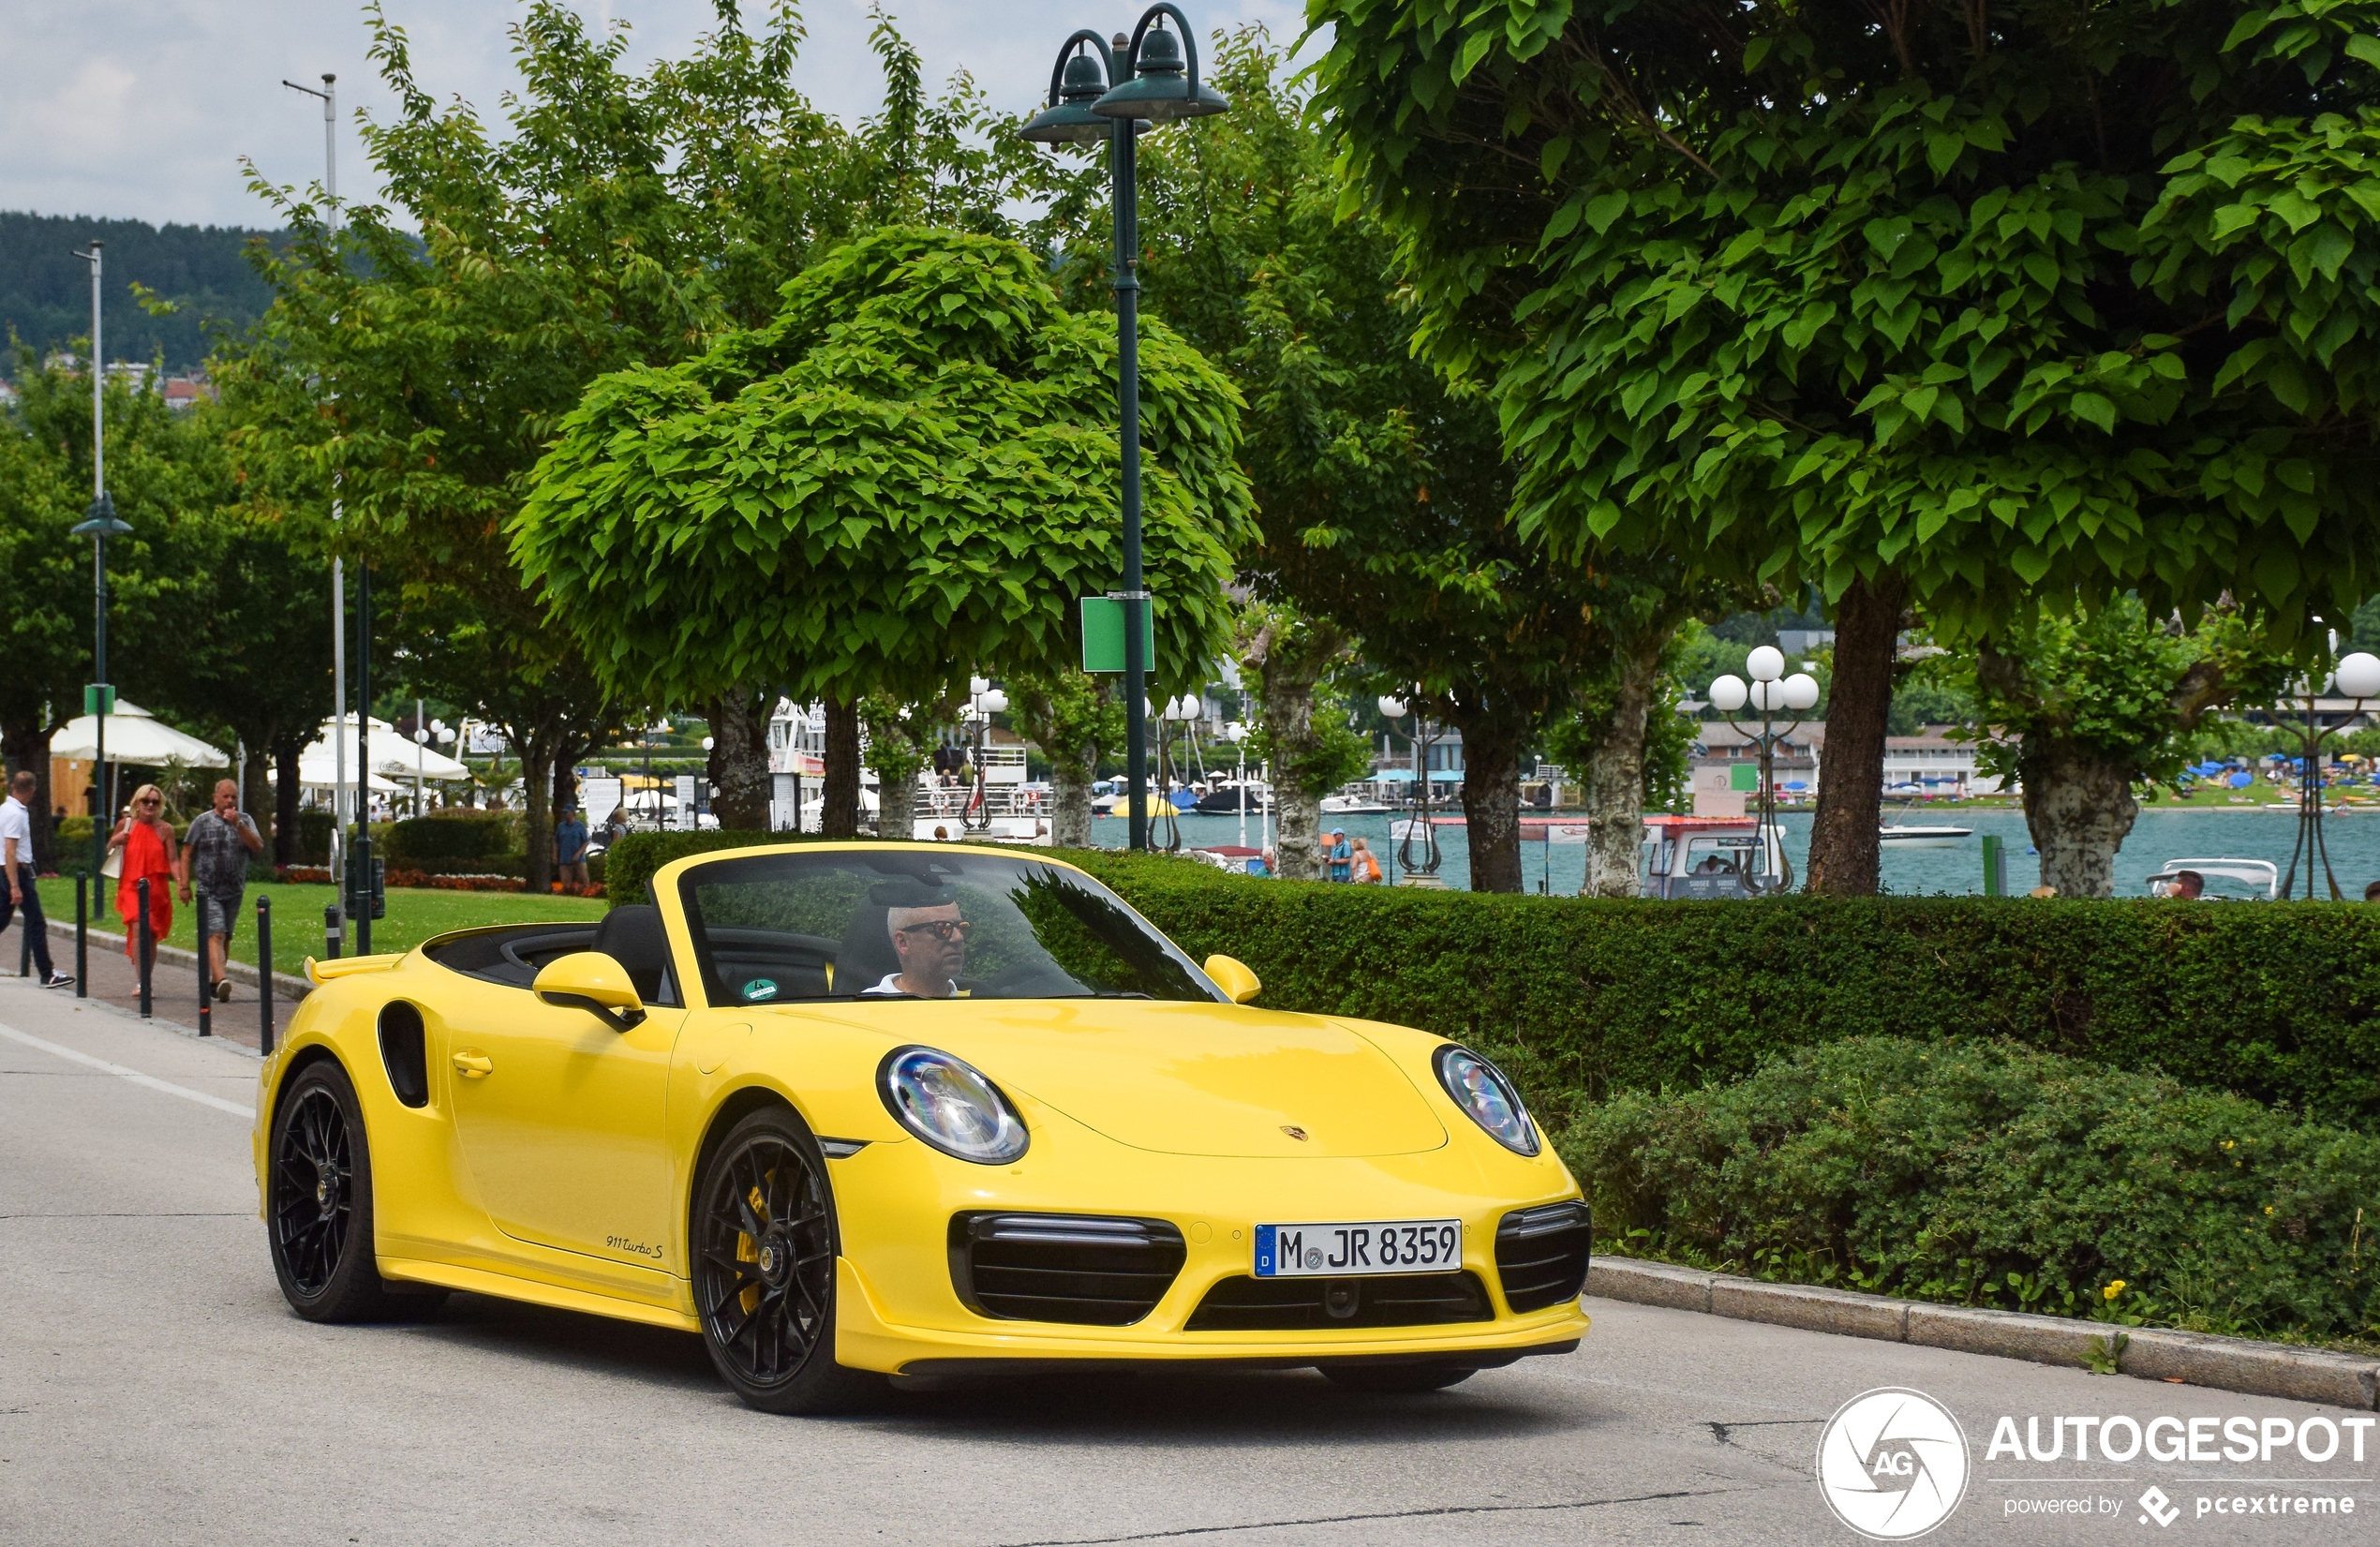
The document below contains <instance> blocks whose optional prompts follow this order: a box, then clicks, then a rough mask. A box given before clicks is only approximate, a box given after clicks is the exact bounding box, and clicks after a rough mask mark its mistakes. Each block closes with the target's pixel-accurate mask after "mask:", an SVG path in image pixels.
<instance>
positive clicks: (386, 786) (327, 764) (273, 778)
mask: <svg viewBox="0 0 2380 1547" xmlns="http://www.w3.org/2000/svg"><path fill="white" fill-rule="evenodd" d="M264 778H265V781H266V782H267V783H273V784H277V783H279V782H280V781H281V772H280V770H279V769H278V768H270V767H268V768H266V769H265V770H264ZM298 782H299V783H300V784H303V785H305V786H306V787H307V788H309V789H320V790H327V789H329V788H330V787H331V786H332V785H334V784H335V783H337V782H338V777H337V775H336V773H335V771H334V770H333V768H332V766H331V754H330V753H329V752H327V751H325V752H323V753H322V755H321V756H320V757H301V758H299V759H298ZM347 782H348V786H349V788H350V789H352V788H353V787H354V785H355V765H354V764H352V763H350V764H349V765H348V766H347ZM372 788H373V789H374V790H375V791H377V792H378V793H379V794H381V795H394V793H395V792H396V791H398V790H399V789H404V788H410V786H408V785H399V784H397V783H395V782H394V781H390V780H386V779H383V778H381V777H380V776H379V774H374V775H373V776H372Z"/></svg>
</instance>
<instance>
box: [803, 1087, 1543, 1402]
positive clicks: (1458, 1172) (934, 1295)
mask: <svg viewBox="0 0 2380 1547" xmlns="http://www.w3.org/2000/svg"><path fill="white" fill-rule="evenodd" d="M1070 1128H1071V1129H1072V1131H1068V1130H1069V1129H1070ZM832 1168H833V1183H834V1187H835V1193H836V1210H837V1213H838V1214H839V1216H840V1218H841V1219H842V1221H843V1230H842V1237H843V1239H842V1257H841V1258H840V1261H839V1263H838V1268H837V1272H838V1280H837V1286H838V1295H837V1312H836V1316H837V1323H836V1344H835V1347H836V1356H835V1357H836V1360H837V1361H838V1362H839V1363H841V1364H844V1365H846V1366H849V1367H851V1368H854V1369H864V1370H876V1371H881V1372H884V1373H885V1374H899V1375H903V1376H913V1377H915V1376H945V1375H952V1374H959V1373H963V1372H964V1371H965V1370H967V1369H971V1368H976V1367H982V1366H987V1365H998V1366H1002V1367H1004V1368H1006V1369H1009V1370H1012V1371H1013V1370H1017V1369H1020V1368H1032V1367H1034V1366H1040V1365H1049V1364H1064V1365H1068V1366H1076V1367H1078V1366H1080V1365H1081V1364H1083V1363H1085V1362H1086V1361H1088V1362H1093V1363H1103V1364H1105V1363H1123V1364H1180V1363H1183V1362H1185V1361H1188V1362H1197V1363H1201V1364H1233V1365H1242V1366H1256V1367H1276V1368H1288V1367H1301V1366H1309V1365H1316V1364H1331V1363H1334V1362H1338V1361H1350V1362H1355V1361H1432V1362H1444V1363H1469V1364H1471V1365H1473V1366H1474V1367H1477V1368H1488V1367H1491V1366H1494V1365H1497V1364H1503V1363H1509V1362H1510V1361H1512V1360H1515V1359H1519V1358H1522V1357H1525V1356H1526V1355H1529V1354H1533V1353H1554V1352H1562V1351H1567V1350H1568V1349H1569V1348H1573V1347H1575V1346H1577V1344H1578V1340H1579V1339H1581V1338H1582V1337H1584V1336H1585V1335H1586V1331H1587V1327H1588V1322H1587V1317H1586V1315H1585V1313H1584V1311H1582V1310H1581V1309H1580V1308H1579V1302H1577V1301H1576V1300H1569V1301H1565V1302H1561V1303H1558V1304H1555V1305H1551V1306H1547V1307H1545V1308H1544V1309H1541V1310H1537V1311H1531V1312H1527V1313H1525V1314H1521V1315H1515V1314H1513V1312H1512V1311H1511V1309H1510V1306H1509V1305H1508V1304H1507V1303H1506V1302H1505V1300H1504V1297H1503V1291H1502V1287H1501V1285H1500V1281H1499V1276H1498V1273H1497V1269H1496V1263H1495V1237H1496V1227H1497V1224H1498V1222H1499V1221H1500V1220H1501V1219H1502V1218H1503V1216H1504V1215H1505V1214H1506V1213H1508V1212H1511V1211H1513V1210H1515V1209H1521V1208H1526V1207H1529V1206H1531V1205H1534V1204H1539V1203H1545V1202H1553V1201H1556V1200H1559V1199H1561V1198H1565V1197H1576V1196H1577V1188H1576V1185H1575V1184H1574V1183H1572V1182H1571V1180H1570V1178H1569V1173H1568V1172H1566V1171H1565V1170H1563V1168H1562V1167H1561V1165H1560V1163H1559V1162H1558V1161H1555V1160H1554V1159H1553V1157H1552V1156H1551V1155H1550V1154H1549V1155H1545V1156H1540V1157H1536V1158H1532V1159H1525V1158H1523V1157H1520V1156H1516V1155H1511V1154H1510V1153H1509V1152H1506V1151H1504V1150H1502V1149H1501V1147H1499V1146H1495V1145H1492V1144H1488V1143H1486V1142H1484V1141H1483V1142H1482V1143H1480V1144H1479V1145H1468V1146H1453V1145H1450V1146H1449V1147H1447V1148H1444V1149H1439V1150H1435V1151H1430V1152H1427V1153H1420V1154H1410V1155H1391V1156H1379V1157H1372V1158H1362V1159H1316V1160H1304V1161H1290V1162H1282V1161H1273V1160H1237V1159H1229V1158H1213V1157H1201V1156H1183V1155H1161V1154H1154V1153H1149V1152H1145V1151H1133V1150H1130V1149H1128V1148H1126V1147H1124V1146H1122V1145H1116V1144H1113V1143H1112V1142H1110V1141H1108V1140H1106V1139H1104V1138H1100V1137H1098V1136H1095V1135H1089V1134H1086V1133H1084V1132H1083V1131H1082V1130H1080V1129H1079V1128H1076V1127H1073V1126H1072V1125H1071V1124H1068V1123H1065V1122H1064V1121H1063V1120H1060V1121H1057V1122H1049V1121H1048V1120H1047V1119H1046V1118H1045V1119H1044V1121H1043V1122H1041V1123H1036V1124H1035V1145H1034V1151H1033V1152H1032V1153H1029V1154H1028V1155H1027V1157H1026V1159H1025V1160H1024V1162H1022V1163H1021V1164H1019V1165H1018V1166H1016V1167H1003V1168H992V1167H977V1166H969V1165H967V1164H966V1163H964V1162H961V1161H955V1160H951V1159H949V1158H948V1157H946V1156H944V1155H941V1154H938V1153H935V1152H933V1151H931V1150H929V1149H928V1148H927V1147H926V1146H925V1145H923V1144H918V1143H913V1142H892V1143H875V1144H870V1146H868V1148H867V1149H865V1150H863V1151H861V1152H860V1153H858V1154H856V1155H854V1156H851V1157H850V1158H848V1159H842V1160H837V1161H835V1162H833V1163H832ZM988 1209H989V1210H999V1211H1013V1212H1042V1213H1055V1214H1104V1215H1117V1216H1134V1217H1140V1218H1155V1219H1163V1220H1167V1221H1168V1222H1170V1223H1172V1224H1173V1225H1175V1226H1176V1227H1179V1228H1180V1229H1181V1230H1182V1232H1183V1238H1184V1240H1185V1242H1186V1244H1187V1255H1186V1259H1185V1260H1184V1262H1183V1267H1182V1269H1181V1271H1180V1272H1179V1273H1178V1274H1177V1275H1176V1276H1175V1278H1174V1281H1173V1283H1172V1285H1171V1287H1169V1288H1168V1290H1167V1291H1166V1293H1165V1295H1164V1298H1163V1299H1162V1300H1160V1301H1159V1302H1158V1303H1157V1304H1156V1305H1155V1307H1154V1308H1153V1309H1152V1310H1151V1311H1150V1312H1149V1314H1148V1315H1147V1316H1143V1317H1142V1318H1141V1319H1140V1320H1138V1321H1136V1322H1134V1323H1133V1324H1132V1325H1130V1326H1124V1327H1111V1326H1085V1325H1076V1324H1071V1323H1057V1322H1045V1321H1022V1320H1007V1319H1002V1318H998V1317H994V1316H985V1315H983V1314H981V1313H979V1312H977V1311H974V1310H971V1309H969V1308H968V1307H967V1306H966V1305H965V1304H963V1303H961V1302H960V1299H959V1292H958V1289H957V1287H956V1286H955V1285H954V1284H953V1282H952V1276H951V1266H950V1259H949V1252H948V1248H947V1244H946V1242H947V1234H948V1225H949V1221H950V1219H951V1218H952V1216H953V1215H956V1214H959V1213H963V1212H970V1211H979V1210H988ZM1429 1218H1440V1219H1444V1218H1459V1219H1461V1220H1462V1221H1463V1222H1464V1247H1463V1264H1462V1265H1463V1266H1464V1267H1465V1268H1466V1269H1468V1270H1469V1271H1470V1272H1473V1273H1475V1274H1476V1275H1478V1277H1479V1279H1480V1281H1481V1283H1482V1284H1483V1285H1485V1286H1486V1287H1488V1290H1489V1296H1490V1302H1491V1304H1492V1306H1493V1308H1494V1312H1495V1315H1494V1316H1493V1318H1492V1319H1489V1320H1483V1321H1465V1322H1452V1323H1443V1324H1432V1325H1425V1326H1412V1327H1346V1328H1329V1329H1325V1328H1308V1329H1302V1330H1298V1331H1187V1330H1185V1325H1184V1324H1185V1323H1186V1322H1187V1321H1188V1320H1189V1318H1190V1316H1191V1315H1192V1313H1193V1312H1194V1311H1195V1310H1196V1308H1197V1305H1198V1304H1199V1302H1201V1301H1202V1300H1203V1299H1204V1298H1205V1297H1206V1295H1207V1292H1208V1291H1209V1290H1210V1289H1211V1288H1212V1287H1214V1286H1215V1285H1216V1284H1217V1283H1218V1282H1220V1281H1222V1280H1224V1279H1226V1278H1230V1277H1234V1276H1239V1275H1245V1274H1247V1273H1249V1272H1251V1269H1252V1257H1253V1250H1254V1244H1253V1243H1254V1238H1255V1227H1256V1225H1257V1224H1258V1223H1261V1222H1270V1221H1277V1220H1285V1219H1287V1220H1296V1219H1306V1220H1314V1219H1429Z"/></svg>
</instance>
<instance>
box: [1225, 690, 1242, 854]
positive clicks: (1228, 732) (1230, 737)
mask: <svg viewBox="0 0 2380 1547" xmlns="http://www.w3.org/2000/svg"><path fill="white" fill-rule="evenodd" d="M1223 739H1225V740H1226V741H1228V742H1230V743H1231V746H1232V750H1233V751H1236V752H1238V753H1239V754H1240V771H1239V774H1238V776H1237V778H1236V779H1235V781H1234V782H1233V785H1232V787H1233V788H1234V789H1236V790H1237V791H1238V792H1239V794H1240V847H1242V848H1243V849H1244V848H1246V847H1247V846H1248V727H1247V726H1245V725H1243V724H1242V723H1241V722H1240V721H1236V720H1233V721H1227V722H1226V723H1225V724H1224V727H1223Z"/></svg>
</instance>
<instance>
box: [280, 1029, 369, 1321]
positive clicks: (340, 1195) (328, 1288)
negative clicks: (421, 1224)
mask: <svg viewBox="0 0 2380 1547" xmlns="http://www.w3.org/2000/svg"><path fill="white" fill-rule="evenodd" d="M266 1155H267V1157H268V1159H269V1162H270V1166H269V1168H268V1169H267V1171H266V1172H265V1208H264V1217H265V1232H266V1236H267V1239H268V1240H269V1241H270V1242H271V1244H272V1248H273V1272H274V1274H275V1276H276V1277H277V1278H279V1279H280V1281H281V1293H282V1296H283V1297H284V1298H285V1299H287V1300H288V1301H289V1302H290V1309H291V1310H293V1311H295V1312H297V1314H298V1315H300V1316H304V1317H305V1319H306V1320H308V1321H326V1322H347V1321H374V1320H378V1319H380V1318H381V1317H384V1316H388V1315H389V1314H390V1313H391V1312H392V1311H393V1310H394V1306H393V1304H392V1302H391V1297H390V1295H389V1291H388V1286H387V1285H386V1284H385V1283H384V1282H382V1280H381V1278H380V1270H379V1258H378V1257H376V1256H375V1255H374V1253H373V1250H372V1153H371V1148H370V1146H369V1145H368V1144H367V1143H366V1142H365V1139H364V1112H363V1109H362V1108H360V1107H358V1106H357V1105H356V1100H355V1086H354V1085H353V1084H352V1083H351V1082H350V1080H349V1079H348V1078H347V1071H346V1070H344V1069H342V1068H340V1067H339V1066H338V1064H336V1063H335V1062H334V1061H332V1060H330V1059H323V1060H320V1062H318V1063H314V1064H307V1065H306V1066H305V1069H304V1070H303V1071H301V1072H300V1073H299V1075H298V1077H297V1078H295V1079H293V1080H291V1081H290V1087H289V1089H288V1090H287V1091H285V1092H284V1093H282V1096H281V1105H280V1108H279V1110H278V1111H276V1112H275V1114H274V1118H273V1142H272V1145H271V1147H270V1148H269V1149H268V1150H267V1151H266Z"/></svg>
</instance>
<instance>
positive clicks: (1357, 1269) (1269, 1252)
mask: <svg viewBox="0 0 2380 1547" xmlns="http://www.w3.org/2000/svg"><path fill="white" fill-rule="evenodd" d="M1461 1266H1463V1222H1462V1221H1461V1220H1459V1219H1378V1220H1362V1221H1359V1222H1357V1223H1354V1224H1346V1225H1259V1226H1257V1277H1258V1278H1343V1277H1346V1276H1348V1275H1351V1274H1356V1273H1450V1272H1453V1271H1454V1270H1455V1269H1457V1268H1460V1267H1461Z"/></svg>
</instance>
